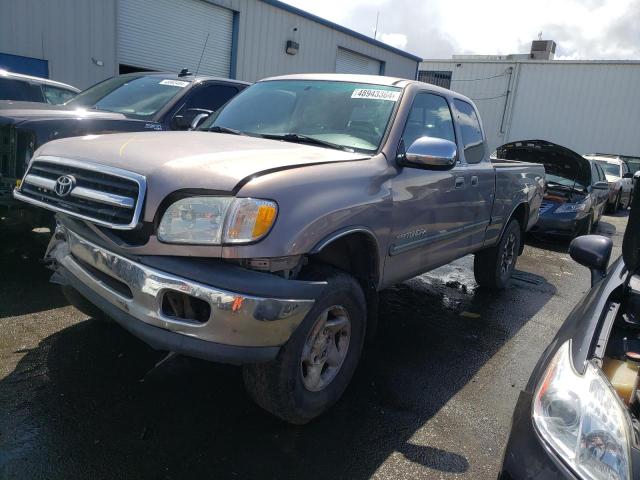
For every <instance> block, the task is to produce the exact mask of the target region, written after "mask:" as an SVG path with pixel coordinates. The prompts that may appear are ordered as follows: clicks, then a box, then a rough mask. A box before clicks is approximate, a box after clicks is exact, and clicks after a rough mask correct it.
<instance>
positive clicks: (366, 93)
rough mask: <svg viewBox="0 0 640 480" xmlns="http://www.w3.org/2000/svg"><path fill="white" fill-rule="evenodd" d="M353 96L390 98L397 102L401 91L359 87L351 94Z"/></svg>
mask: <svg viewBox="0 0 640 480" xmlns="http://www.w3.org/2000/svg"><path fill="white" fill-rule="evenodd" d="M351 98H368V99H371V100H389V101H390V102H397V101H398V99H399V98H400V92H396V91H391V90H378V89H375V88H357V89H355V90H354V91H353V93H352V94H351Z"/></svg>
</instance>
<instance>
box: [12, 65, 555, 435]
mask: <svg viewBox="0 0 640 480" xmlns="http://www.w3.org/2000/svg"><path fill="white" fill-rule="evenodd" d="M543 189H544V168H543V167H542V166H541V165H536V164H529V163H522V162H513V161H511V162H509V161H503V162H498V161H495V162H492V161H491V160H490V158H489V154H488V151H487V146H486V143H485V137H484V133H483V130H482V125H481V123H480V119H479V117H478V113H477V110H476V108H475V106H474V105H473V103H472V102H471V101H470V100H469V99H468V98H465V97H463V96H462V95H458V94H456V93H454V92H451V91H448V90H444V89H441V88H438V87H435V86H433V85H428V84H425V83H420V82H416V81H412V80H403V79H397V78H385V77H374V76H356V75H296V76H286V77H278V78H271V79H267V80H264V81H261V82H258V83H257V84H255V85H253V86H251V87H249V88H247V89H246V90H245V91H244V92H242V93H241V94H240V95H238V96H237V97H235V98H234V99H232V100H231V101H230V102H229V103H227V104H226V105H225V106H224V107H222V108H221V109H220V110H219V111H217V112H216V113H215V114H214V115H213V116H212V117H211V118H209V119H208V120H207V121H205V123H204V124H203V126H202V128H201V131H192V132H148V133H128V134H113V135H104V136H100V135H99V136H88V137H83V138H80V137H79V138H71V139H63V140H58V141H54V142H50V143H47V144H46V145H44V146H43V147H42V148H40V149H39V150H37V151H36V152H35V154H34V156H33V159H32V160H31V162H30V165H29V167H28V170H27V172H26V174H25V176H24V179H23V181H22V183H21V186H20V187H19V188H18V189H16V190H15V192H14V195H15V197H16V198H18V199H20V200H23V201H25V202H29V203H31V204H34V205H39V206H41V207H44V208H47V209H49V210H53V211H55V212H57V213H58V215H57V219H58V226H57V228H56V231H55V234H54V236H53V238H52V240H51V243H50V245H49V248H48V251H47V259H48V260H49V262H50V264H51V267H52V268H53V269H54V270H55V274H54V277H53V280H54V281H55V282H57V283H60V284H61V285H62V286H63V289H64V292H65V294H66V296H67V298H68V299H69V300H70V302H71V303H73V304H74V305H75V306H76V307H78V308H79V309H80V310H82V311H83V312H85V313H87V314H89V315H92V316H100V315H103V314H104V315H105V316H106V317H109V318H111V319H113V320H115V321H116V322H118V323H119V324H120V325H122V326H123V327H124V328H126V329H127V330H129V331H130V332H131V333H133V334H134V335H135V336H137V337H139V338H141V339H142V340H143V341H145V342H147V343H148V344H149V345H151V346H152V347H154V348H156V349H159V350H168V351H173V352H177V353H181V354H185V355H191V356H194V357H199V358H204V359H208V360H212V361H216V362H225V363H232V364H239V365H242V366H243V376H244V381H245V385H246V387H247V390H248V392H249V393H250V395H251V396H252V397H253V399H254V400H255V401H256V402H257V403H258V404H259V405H261V406H262V407H264V408H265V409H266V410H268V411H269V412H271V413H273V414H275V415H277V416H279V417H281V418H282V419H284V420H286V421H289V422H292V423H305V422H307V421H309V420H310V419H312V418H313V417H315V416H317V415H319V414H320V413H322V412H323V411H324V410H326V409H327V408H328V407H329V406H330V405H332V404H333V403H334V402H336V401H337V400H338V398H339V397H340V395H341V394H342V393H343V391H344V390H345V388H346V387H347V384H348V383H349V381H350V379H351V377H352V375H353V373H354V371H355V369H356V366H357V364H358V361H359V359H360V355H361V353H362V350H363V347H364V346H365V344H366V340H367V339H368V338H370V336H371V335H372V333H373V331H374V329H375V322H376V307H377V298H378V296H377V292H378V291H380V290H381V289H384V288H385V287H387V286H389V285H391V284H393V283H395V282H400V281H403V280H406V279H408V278H411V277H413V276H415V275H418V274H421V273H423V272H426V271H428V270H431V269H433V268H436V267H438V266H441V265H444V264H446V263H448V262H450V261H452V260H454V259H457V258H460V257H462V256H464V255H467V254H475V276H476V279H477V281H478V283H479V284H480V285H482V286H486V287H492V288H503V287H505V286H506V285H507V283H508V281H509V278H510V276H511V274H512V272H513V271H514V268H515V264H516V260H517V257H518V255H520V254H521V253H522V249H523V244H522V236H523V234H524V232H525V231H527V230H528V229H529V228H530V227H531V226H532V225H534V224H535V223H536V221H537V219H538V208H539V206H540V203H541V200H542V195H543Z"/></svg>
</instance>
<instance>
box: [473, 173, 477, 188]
mask: <svg viewBox="0 0 640 480" xmlns="http://www.w3.org/2000/svg"><path fill="white" fill-rule="evenodd" d="M471 186H472V187H477V186H478V177H477V176H476V175H474V176H473V177H471Z"/></svg>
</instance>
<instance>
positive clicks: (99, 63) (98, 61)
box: [91, 57, 104, 67]
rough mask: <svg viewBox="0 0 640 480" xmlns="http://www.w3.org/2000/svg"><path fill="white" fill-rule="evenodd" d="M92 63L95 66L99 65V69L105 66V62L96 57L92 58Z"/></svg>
mask: <svg viewBox="0 0 640 480" xmlns="http://www.w3.org/2000/svg"><path fill="white" fill-rule="evenodd" d="M91 61H92V62H93V64H94V65H97V66H99V67H102V66H104V62H103V61H102V60H99V59H97V58H96V57H91Z"/></svg>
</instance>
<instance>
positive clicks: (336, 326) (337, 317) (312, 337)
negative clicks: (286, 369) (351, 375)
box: [300, 305, 351, 392]
mask: <svg viewBox="0 0 640 480" xmlns="http://www.w3.org/2000/svg"><path fill="white" fill-rule="evenodd" d="M350 340H351V320H350V319H349V314H348V313H347V310H346V309H345V308H344V307H342V306H340V305H334V306H332V307H330V308H328V309H326V310H325V311H324V312H322V313H321V314H320V315H319V316H318V318H317V319H316V321H315V323H314V324H313V327H312V328H311V331H310V332H309V335H307V339H306V341H305V343H304V346H303V348H302V356H301V360H300V374H301V376H302V383H303V385H304V387H305V388H306V389H307V390H309V391H311V392H319V391H321V390H324V389H325V388H326V387H327V386H328V385H329V384H330V383H331V382H332V381H333V380H334V379H335V378H336V375H338V372H339V371H340V369H341V368H342V365H343V363H344V360H345V358H346V357H347V352H348V351H349V342H350Z"/></svg>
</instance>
